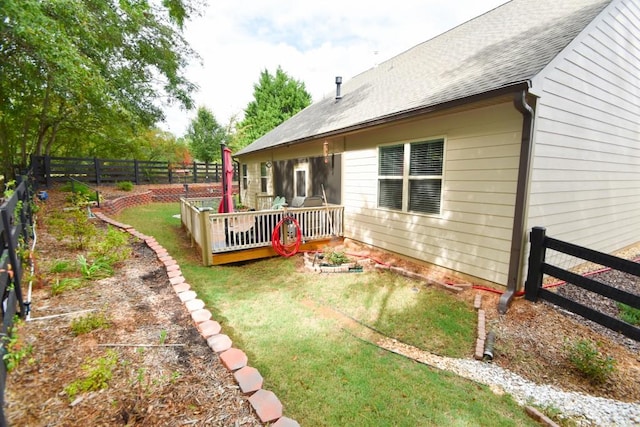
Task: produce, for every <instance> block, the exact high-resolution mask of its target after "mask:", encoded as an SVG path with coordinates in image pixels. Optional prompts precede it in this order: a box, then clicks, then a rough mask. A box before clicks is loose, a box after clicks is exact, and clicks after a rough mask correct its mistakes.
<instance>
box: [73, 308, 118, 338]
mask: <svg viewBox="0 0 640 427" xmlns="http://www.w3.org/2000/svg"><path fill="white" fill-rule="evenodd" d="M109 326H111V322H109V318H108V317H107V316H106V315H105V314H104V313H90V314H88V315H86V316H82V317H78V318H77V319H73V320H72V321H71V332H72V333H73V335H76V336H78V335H82V334H86V333H88V332H91V331H95V330H96V329H105V328H108V327H109Z"/></svg>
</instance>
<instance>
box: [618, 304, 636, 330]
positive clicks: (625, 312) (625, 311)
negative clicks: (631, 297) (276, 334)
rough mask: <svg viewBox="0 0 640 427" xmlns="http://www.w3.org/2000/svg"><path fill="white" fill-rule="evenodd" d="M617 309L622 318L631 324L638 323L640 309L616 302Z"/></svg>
mask: <svg viewBox="0 0 640 427" xmlns="http://www.w3.org/2000/svg"><path fill="white" fill-rule="evenodd" d="M618 309H619V310H620V318H621V319H622V320H624V321H625V322H627V323H630V324H632V325H640V309H637V308H634V307H631V306H630V305H627V304H623V303H618Z"/></svg>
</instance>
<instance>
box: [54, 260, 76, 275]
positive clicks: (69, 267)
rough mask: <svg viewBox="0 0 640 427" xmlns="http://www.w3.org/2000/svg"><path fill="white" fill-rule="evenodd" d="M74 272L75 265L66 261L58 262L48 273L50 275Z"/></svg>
mask: <svg viewBox="0 0 640 427" xmlns="http://www.w3.org/2000/svg"><path fill="white" fill-rule="evenodd" d="M73 270H75V265H73V264H72V263H71V261H67V260H58V261H56V262H55V264H53V265H52V266H51V268H50V269H49V272H51V273H68V272H70V271H73Z"/></svg>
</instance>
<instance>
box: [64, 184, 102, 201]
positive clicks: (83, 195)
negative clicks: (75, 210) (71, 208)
mask: <svg viewBox="0 0 640 427" xmlns="http://www.w3.org/2000/svg"><path fill="white" fill-rule="evenodd" d="M60 190H61V191H64V192H70V193H72V194H71V195H70V196H69V197H67V201H68V202H69V203H71V204H74V205H76V206H83V205H86V204H87V203H88V202H90V201H91V202H97V201H98V197H99V195H98V194H96V191H95V190H92V189H91V188H89V186H88V185H86V184H82V183H78V182H66V183H64V184H63V185H62V186H61V187H60Z"/></svg>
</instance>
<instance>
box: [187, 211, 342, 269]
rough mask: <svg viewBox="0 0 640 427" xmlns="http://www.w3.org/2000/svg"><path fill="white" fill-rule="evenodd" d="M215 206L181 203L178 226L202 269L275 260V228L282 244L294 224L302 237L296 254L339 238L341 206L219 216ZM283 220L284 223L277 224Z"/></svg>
mask: <svg viewBox="0 0 640 427" xmlns="http://www.w3.org/2000/svg"><path fill="white" fill-rule="evenodd" d="M216 202H219V199H217V200H206V199H185V198H183V199H181V207H180V217H181V222H182V225H183V227H184V228H185V229H186V230H187V232H188V234H189V235H190V237H191V240H192V243H194V244H196V245H197V246H198V247H199V248H200V250H201V253H202V262H203V264H205V265H222V264H229V263H234V262H241V261H247V260H251V259H259V258H265V257H270V256H277V255H278V254H277V252H276V251H275V250H274V249H273V247H272V234H273V231H274V229H275V228H276V227H278V224H280V227H279V232H280V237H281V239H283V240H290V239H292V238H293V236H295V235H296V232H297V230H296V229H295V223H297V224H298V227H299V228H300V232H301V235H302V241H301V243H300V249H299V250H300V251H307V250H317V249H319V248H322V247H324V246H326V245H327V243H328V242H332V241H335V240H336V237H338V238H341V237H342V236H343V228H342V227H343V212H344V207H343V206H339V205H328V206H318V207H312V208H284V209H278V210H272V209H270V210H261V211H250V212H233V213H224V214H220V213H217V211H216V210H215V209H214V206H215V204H216ZM284 218H287V219H288V221H286V223H281V221H283V219H284ZM294 220H295V223H294Z"/></svg>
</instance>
